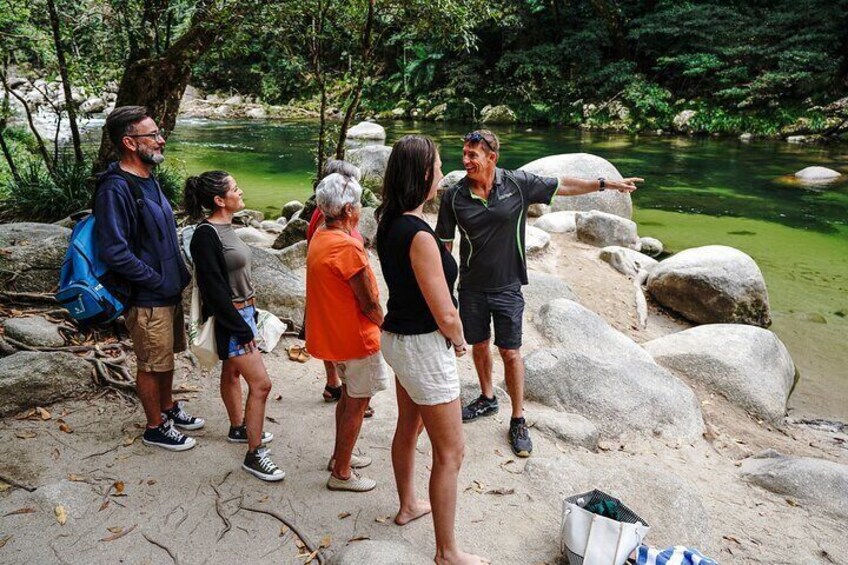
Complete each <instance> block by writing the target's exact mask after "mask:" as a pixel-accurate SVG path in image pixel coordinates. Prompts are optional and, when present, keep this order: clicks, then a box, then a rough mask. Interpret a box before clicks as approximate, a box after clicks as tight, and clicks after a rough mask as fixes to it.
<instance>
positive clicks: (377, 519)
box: [374, 516, 391, 524]
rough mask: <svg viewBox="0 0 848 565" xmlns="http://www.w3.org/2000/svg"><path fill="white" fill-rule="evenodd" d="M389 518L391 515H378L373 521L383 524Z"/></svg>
mask: <svg viewBox="0 0 848 565" xmlns="http://www.w3.org/2000/svg"><path fill="white" fill-rule="evenodd" d="M389 518H391V516H379V517H377V518H374V521H375V522H377V523H378V524H385V523H386V521H387V520H388V519H389Z"/></svg>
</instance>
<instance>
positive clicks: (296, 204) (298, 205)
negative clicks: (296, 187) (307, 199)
mask: <svg viewBox="0 0 848 565" xmlns="http://www.w3.org/2000/svg"><path fill="white" fill-rule="evenodd" d="M302 209H303V203H302V202H300V201H299V200H291V201H289V202H286V203H285V204H283V209H282V210H280V216H282V217H283V218H285V219H286V220H289V221H290V220H291V219H292V216H294V214H295V213H296V212H297V211H298V210H302Z"/></svg>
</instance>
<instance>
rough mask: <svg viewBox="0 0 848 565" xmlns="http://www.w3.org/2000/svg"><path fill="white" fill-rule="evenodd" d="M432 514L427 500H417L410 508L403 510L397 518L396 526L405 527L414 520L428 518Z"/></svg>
mask: <svg viewBox="0 0 848 565" xmlns="http://www.w3.org/2000/svg"><path fill="white" fill-rule="evenodd" d="M429 513H430V502H429V501H427V500H417V501H416V502H415V504H414V505H413V506H412V507H410V508H401V509H400V511H399V512H398V513H397V516H395V524H397V525H398V526H405V525H407V524H408V523H410V522H412V521H413V520H417V519H418V518H420V517H421V516H426V515H427V514H429Z"/></svg>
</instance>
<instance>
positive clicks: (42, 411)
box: [35, 406, 53, 420]
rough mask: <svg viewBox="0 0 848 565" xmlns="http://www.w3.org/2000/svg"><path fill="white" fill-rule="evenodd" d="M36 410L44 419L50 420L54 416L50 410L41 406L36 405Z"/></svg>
mask: <svg viewBox="0 0 848 565" xmlns="http://www.w3.org/2000/svg"><path fill="white" fill-rule="evenodd" d="M35 410H36V411H37V412H38V415H39V417H41V419H42V420H49V419H50V418H52V417H53V416H52V415H51V414H50V412H48V411H47V410H45V409H44V408H42V407H41V406H36V407H35Z"/></svg>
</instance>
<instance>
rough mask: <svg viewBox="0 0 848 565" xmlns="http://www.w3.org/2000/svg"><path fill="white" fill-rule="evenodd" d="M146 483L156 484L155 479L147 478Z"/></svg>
mask: <svg viewBox="0 0 848 565" xmlns="http://www.w3.org/2000/svg"><path fill="white" fill-rule="evenodd" d="M147 484H148V485H150V486H153V485H155V484H156V479H148V480H147Z"/></svg>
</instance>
